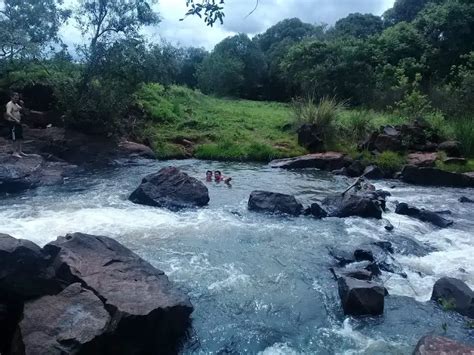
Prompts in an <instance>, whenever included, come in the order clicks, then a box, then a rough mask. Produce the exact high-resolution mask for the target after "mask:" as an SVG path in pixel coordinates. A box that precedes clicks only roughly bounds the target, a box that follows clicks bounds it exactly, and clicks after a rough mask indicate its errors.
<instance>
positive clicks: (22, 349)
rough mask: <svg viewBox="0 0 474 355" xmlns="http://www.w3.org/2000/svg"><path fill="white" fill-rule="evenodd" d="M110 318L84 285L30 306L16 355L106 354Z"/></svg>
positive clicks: (15, 345)
mask: <svg viewBox="0 0 474 355" xmlns="http://www.w3.org/2000/svg"><path fill="white" fill-rule="evenodd" d="M110 320H111V319H110V315H109V313H108V312H107V311H106V309H105V308H104V304H103V303H102V301H101V300H100V299H99V298H98V297H97V296H96V295H94V293H93V292H92V291H89V290H87V289H84V288H83V287H82V286H81V284H80V283H75V284H72V285H70V286H68V287H67V288H66V289H65V290H63V291H62V292H61V293H59V294H57V295H55V296H44V297H41V298H39V299H37V300H34V301H30V302H27V303H26V304H25V309H24V312H23V319H22V320H21V322H20V324H19V328H18V331H17V333H16V335H15V338H14V341H13V344H12V349H13V350H12V353H14V354H51V355H54V354H58V355H60V354H78V353H83V354H106V353H111V352H110V351H109V349H107V347H106V346H105V344H104V338H105V333H106V330H107V327H108V326H109V323H110Z"/></svg>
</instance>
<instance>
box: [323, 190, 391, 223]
mask: <svg viewBox="0 0 474 355" xmlns="http://www.w3.org/2000/svg"><path fill="white" fill-rule="evenodd" d="M322 204H323V205H324V206H326V207H327V209H328V212H329V216H330V217H339V218H345V217H352V216H354V217H362V218H376V219H381V218H382V211H383V206H382V201H381V200H380V198H379V196H376V195H374V194H371V193H362V194H349V193H347V194H345V195H342V194H338V195H334V196H329V197H326V198H325V199H324V201H323V202H322Z"/></svg>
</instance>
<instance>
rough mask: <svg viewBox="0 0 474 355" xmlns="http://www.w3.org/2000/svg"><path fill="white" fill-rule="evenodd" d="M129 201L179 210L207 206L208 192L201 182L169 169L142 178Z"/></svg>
mask: <svg viewBox="0 0 474 355" xmlns="http://www.w3.org/2000/svg"><path fill="white" fill-rule="evenodd" d="M129 200H130V201H132V202H133V203H137V204H142V205H147V206H155V207H166V208H169V209H171V210H179V209H182V208H191V207H201V206H205V205H207V204H208V203H209V191H208V190H207V187H206V186H205V185H204V184H203V183H202V182H201V181H199V180H197V179H195V178H193V177H190V176H188V174H186V173H183V172H181V171H180V170H179V169H177V168H174V167H169V168H163V169H161V170H160V171H159V172H158V173H155V174H151V175H148V176H146V177H144V178H143V180H142V183H141V184H140V186H139V187H138V188H137V189H136V190H135V191H134V192H133V193H132V194H131V195H130V197H129Z"/></svg>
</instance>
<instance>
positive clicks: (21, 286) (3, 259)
mask: <svg viewBox="0 0 474 355" xmlns="http://www.w3.org/2000/svg"><path fill="white" fill-rule="evenodd" d="M61 289H62V285H61V283H60V282H59V281H58V280H56V278H55V273H54V270H53V268H51V267H50V266H49V258H48V257H47V256H46V255H45V254H44V253H43V251H42V250H41V248H40V247H39V246H37V245H36V244H34V243H32V242H30V241H28V240H23V239H15V238H13V237H11V236H9V235H6V234H0V297H3V298H5V297H6V298H8V299H14V300H17V301H23V300H27V299H31V298H35V297H38V296H43V295H47V294H50V295H51V294H55V293H58V292H59V291H60V290H61Z"/></svg>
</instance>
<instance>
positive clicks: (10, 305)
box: [0, 299, 23, 354]
mask: <svg viewBox="0 0 474 355" xmlns="http://www.w3.org/2000/svg"><path fill="white" fill-rule="evenodd" d="M22 313H23V302H21V301H16V300H13V299H10V300H6V299H0V354H9V353H10V350H11V341H12V338H13V335H14V333H15V332H16V330H17V325H18V322H19V321H20V319H21V316H22Z"/></svg>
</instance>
